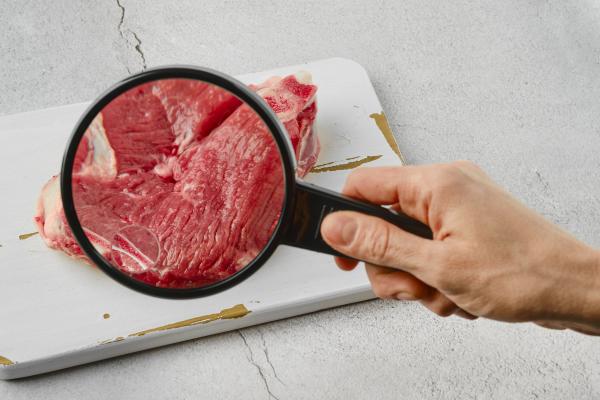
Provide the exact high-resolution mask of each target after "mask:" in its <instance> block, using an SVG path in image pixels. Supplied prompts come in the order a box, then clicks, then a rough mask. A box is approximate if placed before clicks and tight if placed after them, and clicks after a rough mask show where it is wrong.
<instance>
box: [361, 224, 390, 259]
mask: <svg viewBox="0 0 600 400" xmlns="http://www.w3.org/2000/svg"><path fill="white" fill-rule="evenodd" d="M369 225H371V226H369V227H367V229H366V232H365V234H364V235H363V236H364V237H363V238H362V239H363V240H362V241H361V243H362V244H363V246H365V256H366V258H367V259H369V260H373V261H374V262H376V263H382V262H383V261H384V260H385V259H387V258H389V254H388V253H389V250H390V249H389V247H390V243H389V241H390V231H389V228H388V227H387V225H386V224H384V223H373V222H371V223H369Z"/></svg>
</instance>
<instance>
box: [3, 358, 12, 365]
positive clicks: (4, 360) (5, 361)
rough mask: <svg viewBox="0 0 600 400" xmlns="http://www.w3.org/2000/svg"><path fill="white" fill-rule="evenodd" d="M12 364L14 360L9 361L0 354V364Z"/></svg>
mask: <svg viewBox="0 0 600 400" xmlns="http://www.w3.org/2000/svg"><path fill="white" fill-rule="evenodd" d="M13 364H14V362H12V361H10V360H9V359H8V358H6V357H2V356H0V365H13Z"/></svg>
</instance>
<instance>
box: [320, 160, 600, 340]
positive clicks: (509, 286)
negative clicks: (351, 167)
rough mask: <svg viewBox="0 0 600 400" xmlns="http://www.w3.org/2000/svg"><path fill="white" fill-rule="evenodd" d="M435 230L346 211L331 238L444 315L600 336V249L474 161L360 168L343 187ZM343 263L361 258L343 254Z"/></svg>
mask: <svg viewBox="0 0 600 400" xmlns="http://www.w3.org/2000/svg"><path fill="white" fill-rule="evenodd" d="M343 192H344V193H345V194H347V195H348V196H351V197H354V198H357V199H360V200H364V201H368V202H370V203H375V204H381V205H390V206H392V208H394V209H395V210H397V211H401V212H404V213H405V214H407V215H409V216H411V217H412V218H415V219H417V220H419V221H421V222H423V223H425V224H427V225H429V227H430V228H431V229H432V231H433V234H434V238H433V240H428V239H422V238H420V237H417V236H414V235H412V234H409V233H407V232H405V231H403V230H402V229H400V228H397V227H396V226H393V225H391V224H389V223H387V222H385V221H383V220H381V219H378V218H375V217H370V216H367V215H364V214H359V213H355V212H350V211H338V212H334V213H332V214H330V215H328V216H327V217H326V218H325V220H324V221H323V224H322V227H321V233H322V236H323V238H324V239H325V240H326V241H327V242H328V243H329V244H330V245H331V246H332V247H334V248H335V249H337V250H338V251H339V252H341V253H343V254H346V255H348V256H350V257H352V258H354V259H359V260H364V261H365V267H366V271H367V275H368V277H369V280H370V281H371V285H372V287H373V291H374V293H375V294H376V295H377V296H378V297H381V298H385V299H397V300H415V301H420V302H421V303H422V304H423V305H424V306H425V307H427V308H428V309H430V310H431V311H433V312H434V313H436V314H438V315H440V316H449V315H453V314H454V315H458V316H462V317H464V318H468V319H475V318H477V317H485V318H490V319H495V320H499V321H507V322H528V321H529V322H535V323H537V324H538V325H541V326H545V327H547V328H554V329H572V330H575V331H578V332H582V333H586V334H593V335H600V252H599V251H598V250H596V249H594V248H592V247H590V246H588V245H586V244H584V243H582V242H580V241H578V240H577V239H575V238H574V237H573V236H571V235H569V234H568V233H566V232H565V231H563V230H562V229H560V228H559V227H558V226H556V225H554V224H552V223H550V222H549V221H547V220H545V219H544V218H543V217H541V216H540V215H538V214H537V213H535V212H534V211H532V210H530V209H528V208H527V207H525V206H524V205H523V204H521V203H520V202H519V201H517V200H516V199H514V198H513V197H511V196H510V195H509V194H508V193H507V192H506V191H504V190H503V189H502V188H501V187H499V186H498V185H497V184H495V183H494V182H493V181H492V180H491V179H490V178H489V177H488V176H487V175H486V174H485V173H484V172H483V171H482V170H481V169H479V168H478V167H477V166H476V165H475V164H473V163H471V162H468V161H458V162H454V163H450V164H439V165H428V166H406V167H381V168H361V169H357V170H355V171H353V172H352V173H351V174H350V176H349V177H348V180H347V182H346V186H345V188H344V191H343ZM336 263H337V265H338V266H339V267H340V268H341V269H343V270H352V269H354V268H355V267H356V266H357V264H358V262H357V261H353V260H351V259H347V258H341V257H338V258H336Z"/></svg>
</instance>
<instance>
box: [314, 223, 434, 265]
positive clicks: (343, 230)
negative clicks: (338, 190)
mask: <svg viewBox="0 0 600 400" xmlns="http://www.w3.org/2000/svg"><path fill="white" fill-rule="evenodd" d="M321 236H323V239H325V241H326V242H327V244H329V245H330V246H331V247H333V248H334V249H336V250H337V251H339V252H341V253H343V254H345V255H348V256H350V257H353V258H356V259H358V260H362V261H365V262H368V263H370V264H375V265H380V266H385V267H391V268H396V269H402V270H405V271H409V272H418V271H419V270H421V269H423V268H427V266H429V265H430V261H431V257H432V255H433V254H434V253H435V252H436V250H437V249H436V245H437V244H438V243H437V242H434V241H432V240H428V239H423V238H420V237H418V236H415V235H413V234H411V233H408V232H406V231H404V230H402V229H400V228H398V227H397V226H395V225H392V224H390V223H389V222H387V221H384V220H382V219H380V218H376V217H372V216H369V215H365V214H361V213H357V212H353V211H337V212H333V213H331V214H329V215H327V216H326V217H325V219H324V220H323V223H322V224H321Z"/></svg>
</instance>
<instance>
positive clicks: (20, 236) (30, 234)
mask: <svg viewBox="0 0 600 400" xmlns="http://www.w3.org/2000/svg"><path fill="white" fill-rule="evenodd" d="M37 234H38V232H31V233H24V234H22V235H19V240H25V239H29V238H30V237H32V236H35V235H37Z"/></svg>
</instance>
